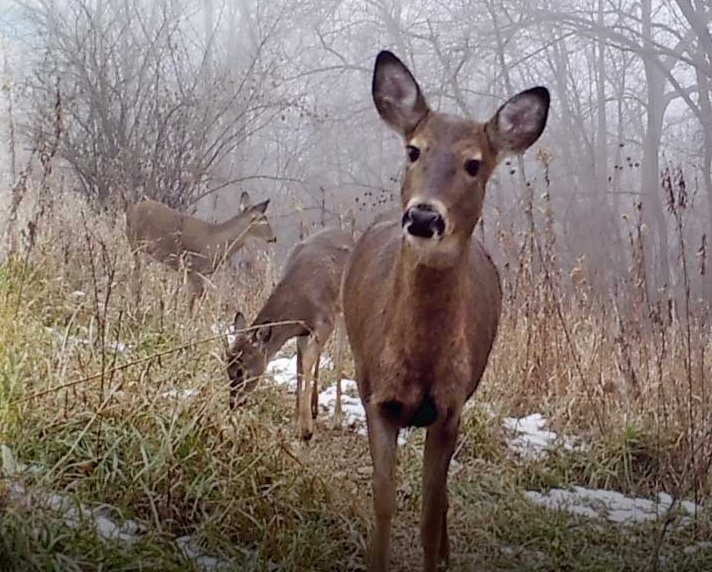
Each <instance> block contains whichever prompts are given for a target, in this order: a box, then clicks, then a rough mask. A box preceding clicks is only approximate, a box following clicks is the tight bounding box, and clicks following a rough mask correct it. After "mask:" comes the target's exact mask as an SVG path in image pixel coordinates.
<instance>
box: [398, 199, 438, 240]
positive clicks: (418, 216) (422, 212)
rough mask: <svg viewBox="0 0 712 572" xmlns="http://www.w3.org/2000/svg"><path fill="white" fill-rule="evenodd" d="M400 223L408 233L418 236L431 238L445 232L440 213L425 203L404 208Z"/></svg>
mask: <svg viewBox="0 0 712 572" xmlns="http://www.w3.org/2000/svg"><path fill="white" fill-rule="evenodd" d="M401 224H402V226H403V228H404V229H405V230H406V232H408V234H411V235H413V236H417V237H419V238H432V237H433V236H434V235H435V234H438V235H442V234H443V233H444V232H445V220H444V219H443V217H442V215H441V214H440V213H439V212H438V211H437V210H435V207H433V206H432V205H429V204H427V203H420V204H417V205H413V206H412V207H410V208H409V209H408V210H406V211H405V213H404V214H403V220H402V221H401Z"/></svg>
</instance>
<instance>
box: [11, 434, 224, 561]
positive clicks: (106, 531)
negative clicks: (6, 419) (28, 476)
mask: <svg viewBox="0 0 712 572" xmlns="http://www.w3.org/2000/svg"><path fill="white" fill-rule="evenodd" d="M0 454H1V457H2V466H1V467H0V468H1V469H2V470H1V471H0V475H2V476H4V477H8V478H11V479H12V478H13V477H18V476H19V475H21V474H22V473H25V472H35V473H36V472H41V469H40V468H38V467H27V466H26V465H24V464H23V463H20V462H18V461H17V460H16V459H15V456H14V454H13V453H12V451H11V450H10V448H9V447H7V446H6V445H0ZM8 498H9V500H11V501H14V502H16V503H18V504H20V505H23V506H26V507H28V508H29V507H31V508H32V509H33V510H37V509H45V510H51V511H53V512H56V513H59V514H60V515H61V517H62V519H63V520H64V523H65V524H66V525H67V526H68V527H70V528H73V529H78V528H81V527H82V526H85V525H87V524H89V525H93V527H94V529H95V530H96V534H97V536H98V537H99V538H101V539H102V540H104V541H117V542H121V543H124V544H131V543H133V542H136V541H137V540H140V538H141V536H142V535H143V534H144V533H145V532H146V528H145V527H144V526H143V525H141V524H139V523H138V522H136V521H135V520H126V521H125V522H124V523H123V524H119V523H118V522H116V521H115V520H114V519H113V518H111V516H109V515H110V513H111V512H114V511H115V509H114V508H113V507H110V506H107V505H103V506H98V507H96V508H89V507H87V506H86V505H85V504H84V503H81V502H78V501H76V500H75V499H72V498H71V497H70V496H68V495H63V494H60V493H56V492H49V493H46V492H37V491H29V490H28V489H27V488H25V487H24V486H23V485H22V484H20V483H19V482H17V481H14V482H12V483H11V484H10V487H9V489H8ZM174 542H175V543H176V545H177V546H178V548H179V549H180V551H181V553H182V554H183V556H184V557H185V559H186V560H190V561H192V562H193V563H194V564H195V565H196V567H197V568H198V569H199V570H203V571H204V572H212V571H213V570H216V571H219V570H227V569H231V568H232V567H233V566H234V564H233V563H231V562H229V561H227V560H221V559H219V558H215V557H213V556H209V555H207V554H205V553H204V552H202V550H201V549H200V546H199V545H198V543H197V541H196V540H195V538H194V537H192V536H181V537H180V538H176V539H175V540H174Z"/></svg>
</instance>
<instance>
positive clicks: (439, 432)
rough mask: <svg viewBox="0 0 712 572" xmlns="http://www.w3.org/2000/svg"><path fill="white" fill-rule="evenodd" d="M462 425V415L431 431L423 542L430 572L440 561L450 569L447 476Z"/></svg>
mask: <svg viewBox="0 0 712 572" xmlns="http://www.w3.org/2000/svg"><path fill="white" fill-rule="evenodd" d="M459 425H460V417H459V415H454V416H451V417H449V418H447V419H443V420H442V421H438V422H436V424H435V425H432V426H431V427H429V428H428V432H427V436H426V438H425V452H424V454H423V506H422V511H421V516H420V540H421V542H422V544H423V570H425V571H426V572H432V571H434V570H436V569H437V566H438V561H441V562H443V563H444V564H445V566H446V567H447V565H448V563H449V559H450V541H449V539H448V534H447V509H448V500H447V473H448V468H449V466H450V459H451V458H452V455H453V453H454V451H455V444H456V443H457V434H458V430H459Z"/></svg>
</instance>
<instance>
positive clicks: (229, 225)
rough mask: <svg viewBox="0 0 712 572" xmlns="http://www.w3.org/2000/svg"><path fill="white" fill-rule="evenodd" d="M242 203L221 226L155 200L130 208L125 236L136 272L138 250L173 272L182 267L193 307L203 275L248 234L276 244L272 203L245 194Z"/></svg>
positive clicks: (213, 269) (239, 246)
mask: <svg viewBox="0 0 712 572" xmlns="http://www.w3.org/2000/svg"><path fill="white" fill-rule="evenodd" d="M240 203H241V206H240V212H239V213H238V214H237V215H235V216H234V217H232V218H230V219H228V220H227V221H225V222H223V223H219V224H211V223H209V222H206V221H203V220H200V219H197V218H195V217H191V216H188V215H186V214H183V213H180V212H178V211H175V210H173V209H172V208H170V207H168V206H166V205H164V204H163V203H159V202H158V201H154V200H152V199H145V200H143V201H141V202H140V203H138V204H136V205H132V206H130V207H129V208H128V210H127V212H126V234H127V237H128V239H129V242H130V243H131V245H132V247H133V248H134V253H135V255H136V258H135V271H136V272H138V267H139V262H138V253H139V250H142V251H145V252H146V253H147V254H150V255H151V256H152V257H153V258H155V259H156V260H158V261H159V262H161V263H163V264H165V265H166V266H168V267H169V268H173V269H175V270H179V269H181V267H182V266H184V267H185V269H186V272H187V277H188V283H189V285H190V287H191V291H192V298H191V306H192V303H193V301H194V300H195V298H198V297H200V295H201V294H202V293H203V290H204V283H203V279H202V276H208V275H210V274H212V273H213V272H215V270H216V269H217V268H218V266H219V265H220V263H221V262H222V261H223V260H226V259H229V258H230V256H232V254H233V253H235V252H236V251H237V250H239V249H240V248H242V247H243V246H244V244H245V242H246V241H247V239H248V238H249V237H250V236H254V237H256V238H261V239H262V240H265V241H267V242H274V241H276V238H275V237H274V233H273V232H272V228H271V226H270V224H269V221H268V220H267V218H266V216H265V214H264V213H265V210H266V208H267V206H268V204H269V200H267V201H264V202H262V203H259V204H257V205H252V203H251V201H250V198H249V195H248V194H247V193H246V192H243V193H242V196H241V201H240ZM135 279H137V276H136V277H135Z"/></svg>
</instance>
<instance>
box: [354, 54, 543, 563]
mask: <svg viewBox="0 0 712 572" xmlns="http://www.w3.org/2000/svg"><path fill="white" fill-rule="evenodd" d="M372 95H373V100H374V103H375V105H376V109H377V110H378V113H379V114H380V116H381V118H382V119H383V120H384V121H385V122H386V123H387V124H388V125H389V126H390V127H391V128H393V129H395V130H396V131H397V132H398V133H400V134H401V135H402V136H403V138H404V140H405V151H406V153H405V154H406V162H407V168H406V171H405V174H404V178H403V181H402V187H401V209H402V211H401V217H400V219H399V220H391V221H390V222H389V221H388V220H383V221H381V222H377V223H375V224H373V225H372V226H371V227H370V228H369V229H368V230H366V232H365V233H364V234H363V236H361V238H360V239H359V240H358V242H357V244H356V247H355V250H354V253H353V255H352V258H351V262H350V264H349V267H348V269H347V271H346V274H345V277H344V288H343V299H344V302H343V303H344V317H345V321H346V330H347V333H348V338H349V342H350V344H351V348H352V351H353V354H354V361H355V367H356V380H357V383H358V388H359V394H360V397H361V400H362V402H363V405H364V408H365V410H366V422H367V427H368V437H369V447H370V451H371V459H372V462H373V504H374V508H375V517H376V522H375V530H374V533H373V537H372V541H371V546H370V557H369V569H370V570H372V571H384V570H388V569H389V566H390V527H391V520H392V517H393V510H394V505H395V469H396V462H397V460H396V455H397V449H396V441H397V437H398V433H399V431H400V430H401V429H402V428H405V427H410V426H415V427H427V434H426V441H425V451H424V456H423V501H422V502H423V504H422V512H421V521H420V538H421V542H422V545H423V568H424V570H426V571H432V570H435V569H436V567H437V565H438V563H439V562H441V561H442V562H444V563H445V565H447V564H448V561H449V554H450V548H449V540H448V533H447V510H448V498H447V473H448V468H449V465H450V460H451V458H452V455H453V452H454V450H455V444H456V441H457V436H458V432H459V424H460V415H461V412H462V408H463V406H464V404H465V402H466V401H467V400H468V399H469V398H470V396H471V395H472V394H473V393H474V391H475V389H476V388H477V385H478V383H479V381H480V378H481V377H482V373H483V371H484V369H485V366H486V364H487V360H488V357H489V353H490V350H491V348H492V344H493V342H494V339H495V335H496V333H497V326H498V322H499V316H500V310H501V297H502V296H501V288H500V282H499V274H498V272H497V269H496V267H495V265H494V263H493V262H492V260H491V258H490V257H489V255H488V253H487V252H486V250H485V249H484V247H483V246H482V245H481V244H480V242H479V241H478V240H477V239H476V238H475V237H473V236H472V233H473V230H474V228H475V225H476V224H477V222H478V220H479V219H480V216H481V213H482V203H483V200H484V194H485V184H486V183H487V180H488V179H489V178H490V176H491V175H492V172H493V171H494V169H495V167H496V166H497V164H498V162H499V161H500V160H501V159H502V157H504V156H505V155H507V154H511V153H520V152H523V151H524V150H525V149H527V148H528V147H529V146H530V145H532V144H533V143H534V142H535V141H536V140H537V139H538V138H539V136H540V135H541V133H542V131H543V130H544V126H545V124H546V119H547V115H548V111H549V92H548V90H547V89H546V88H543V87H535V88H533V89H529V90H527V91H524V92H522V93H520V94H518V95H516V96H515V97H513V98H512V99H510V100H509V101H507V102H506V103H505V104H504V105H502V106H501V107H500V108H499V110H498V111H497V112H496V113H495V114H494V116H493V117H492V118H491V119H490V120H489V121H487V122H486V123H477V122H475V121H472V120H469V119H464V118H461V117H455V116H452V115H446V114H443V113H439V112H436V111H433V110H431V109H430V108H429V107H428V104H427V103H426V100H425V98H424V96H423V94H422V93H421V90H420V87H419V86H418V83H417V82H416V80H415V78H414V77H413V75H412V74H411V73H410V71H409V70H408V68H406V66H405V65H404V64H403V63H402V62H401V61H400V60H399V59H398V58H397V57H396V56H394V55H393V54H392V53H390V52H387V51H383V52H381V53H380V54H379V55H378V57H377V58H376V62H375V68H374V73H373V84H372Z"/></svg>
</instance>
